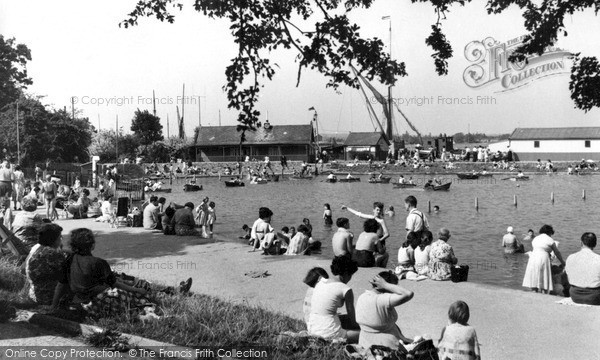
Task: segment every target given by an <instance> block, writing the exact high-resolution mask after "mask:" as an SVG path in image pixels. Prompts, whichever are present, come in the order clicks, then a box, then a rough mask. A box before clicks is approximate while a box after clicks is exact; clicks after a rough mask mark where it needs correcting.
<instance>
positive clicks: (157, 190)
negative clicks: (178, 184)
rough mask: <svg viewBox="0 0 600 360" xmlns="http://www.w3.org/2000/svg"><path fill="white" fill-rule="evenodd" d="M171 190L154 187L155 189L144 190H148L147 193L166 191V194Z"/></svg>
mask: <svg viewBox="0 0 600 360" xmlns="http://www.w3.org/2000/svg"><path fill="white" fill-rule="evenodd" d="M172 190H173V189H156V190H152V189H150V190H148V191H146V192H148V193H158V192H160V193H167V194H168V193H170V192H171V191H172Z"/></svg>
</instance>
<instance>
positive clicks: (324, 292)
mask: <svg viewBox="0 0 600 360" xmlns="http://www.w3.org/2000/svg"><path fill="white" fill-rule="evenodd" d="M356 271H358V266H356V263H355V262H354V261H352V260H351V259H349V258H348V257H345V256H341V257H336V258H334V259H333V262H332V263H331V273H332V274H333V276H332V277H330V278H329V279H321V281H319V282H317V284H316V285H315V288H314V290H313V296H312V299H311V308H310V316H309V318H308V333H309V334H310V335H313V336H319V337H322V338H324V339H327V340H334V339H346V341H347V342H349V343H356V342H357V341H358V335H359V333H360V332H359V329H360V328H359V326H358V324H357V323H356V319H355V315H354V293H353V292H352V289H351V288H350V287H349V286H348V285H346V284H347V283H348V281H350V279H352V275H354V273H355V272H356ZM344 304H345V305H346V313H347V315H338V313H337V309H338V308H340V307H342V306H343V305H344Z"/></svg>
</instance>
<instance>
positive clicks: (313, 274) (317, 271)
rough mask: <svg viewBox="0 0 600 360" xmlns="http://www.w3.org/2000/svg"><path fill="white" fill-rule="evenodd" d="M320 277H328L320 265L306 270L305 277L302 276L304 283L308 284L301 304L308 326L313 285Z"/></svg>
mask: <svg viewBox="0 0 600 360" xmlns="http://www.w3.org/2000/svg"><path fill="white" fill-rule="evenodd" d="M322 279H329V274H327V271H325V269H323V268H320V267H314V268H312V269H310V270H308V273H307V274H306V277H305V278H304V280H303V281H304V283H305V284H306V285H308V286H309V287H308V290H306V296H304V304H303V305H302V310H303V312H304V322H306V326H308V322H309V319H310V309H311V307H312V296H313V289H314V287H315V285H317V283H318V282H319V281H321V280H322Z"/></svg>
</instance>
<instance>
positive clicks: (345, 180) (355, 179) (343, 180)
mask: <svg viewBox="0 0 600 360" xmlns="http://www.w3.org/2000/svg"><path fill="white" fill-rule="evenodd" d="M338 181H339V182H343V183H347V182H360V178H355V177H353V178H350V179H348V178H341V179H338Z"/></svg>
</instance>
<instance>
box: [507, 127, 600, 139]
mask: <svg viewBox="0 0 600 360" xmlns="http://www.w3.org/2000/svg"><path fill="white" fill-rule="evenodd" d="M509 139H510V140H569V139H572V140H590V139H600V127H557V128H516V129H515V131H513V133H512V134H511V135H510V137H509Z"/></svg>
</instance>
